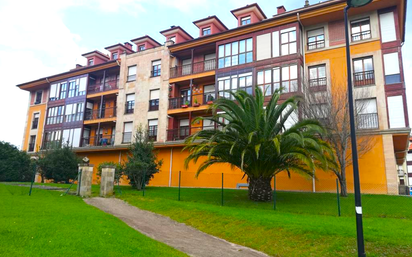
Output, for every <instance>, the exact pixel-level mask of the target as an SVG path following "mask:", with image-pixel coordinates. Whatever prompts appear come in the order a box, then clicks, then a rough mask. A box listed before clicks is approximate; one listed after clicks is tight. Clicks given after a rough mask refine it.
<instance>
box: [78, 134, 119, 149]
mask: <svg viewBox="0 0 412 257" xmlns="http://www.w3.org/2000/svg"><path fill="white" fill-rule="evenodd" d="M111 145H114V135H97V136H94V137H83V138H82V139H81V144H80V146H81V147H88V146H111Z"/></svg>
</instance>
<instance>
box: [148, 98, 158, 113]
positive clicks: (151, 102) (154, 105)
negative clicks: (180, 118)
mask: <svg viewBox="0 0 412 257" xmlns="http://www.w3.org/2000/svg"><path fill="white" fill-rule="evenodd" d="M157 110H159V99H154V100H149V111H157Z"/></svg>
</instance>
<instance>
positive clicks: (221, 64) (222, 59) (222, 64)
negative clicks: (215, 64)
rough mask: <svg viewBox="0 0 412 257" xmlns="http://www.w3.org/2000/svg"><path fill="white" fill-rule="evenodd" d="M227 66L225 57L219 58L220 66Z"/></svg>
mask: <svg viewBox="0 0 412 257" xmlns="http://www.w3.org/2000/svg"><path fill="white" fill-rule="evenodd" d="M223 67H225V58H219V68H223Z"/></svg>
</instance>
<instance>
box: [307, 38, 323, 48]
mask: <svg viewBox="0 0 412 257" xmlns="http://www.w3.org/2000/svg"><path fill="white" fill-rule="evenodd" d="M324 47H325V40H318V41H314V42H308V50H315V49H319V48H324Z"/></svg>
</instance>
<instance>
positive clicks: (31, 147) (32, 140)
mask: <svg viewBox="0 0 412 257" xmlns="http://www.w3.org/2000/svg"><path fill="white" fill-rule="evenodd" d="M35 144H36V136H30V140H29V149H28V152H34V146H35Z"/></svg>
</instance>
